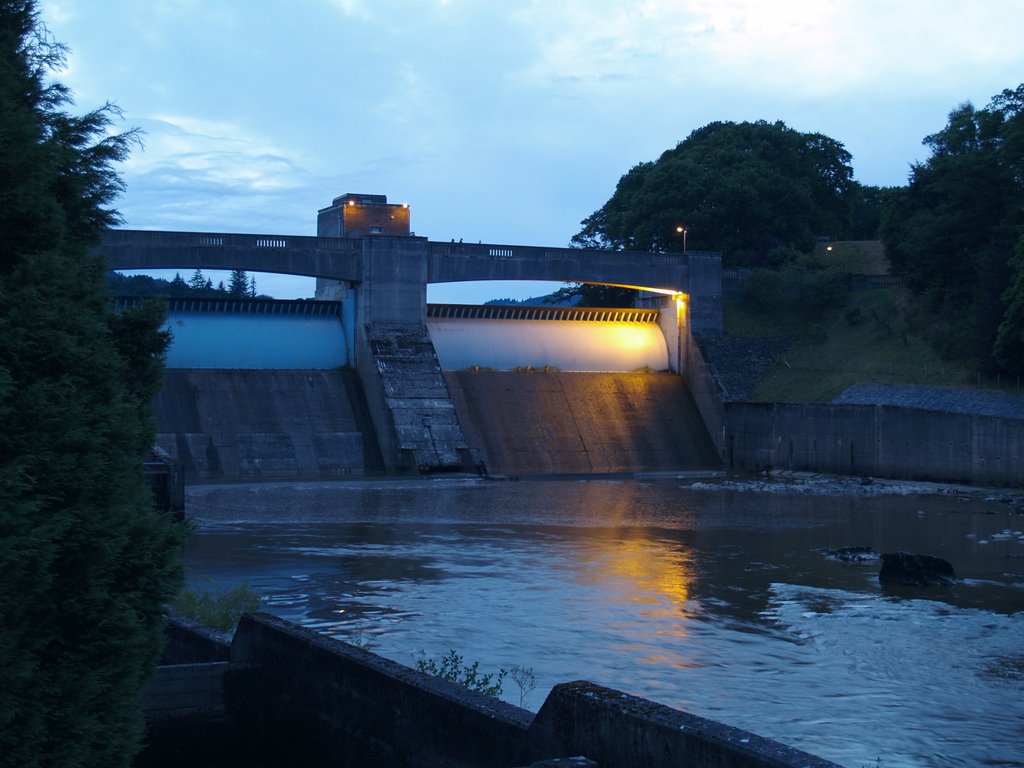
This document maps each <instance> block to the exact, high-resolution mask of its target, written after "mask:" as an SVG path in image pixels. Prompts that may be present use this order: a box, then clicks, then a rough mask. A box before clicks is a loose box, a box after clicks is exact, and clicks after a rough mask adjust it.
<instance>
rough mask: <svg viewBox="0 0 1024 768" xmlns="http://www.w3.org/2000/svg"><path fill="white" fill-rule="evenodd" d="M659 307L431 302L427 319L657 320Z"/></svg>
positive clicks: (642, 321)
mask: <svg viewBox="0 0 1024 768" xmlns="http://www.w3.org/2000/svg"><path fill="white" fill-rule="evenodd" d="M658 317H659V311H658V310H656V309H601V308H597V307H538V306H525V305H516V306H507V305H498V304H484V305H475V304H428V305H427V319H428V320H442V319H459V320H575V321H583V322H592V323H593V322H602V323H656V322H658Z"/></svg>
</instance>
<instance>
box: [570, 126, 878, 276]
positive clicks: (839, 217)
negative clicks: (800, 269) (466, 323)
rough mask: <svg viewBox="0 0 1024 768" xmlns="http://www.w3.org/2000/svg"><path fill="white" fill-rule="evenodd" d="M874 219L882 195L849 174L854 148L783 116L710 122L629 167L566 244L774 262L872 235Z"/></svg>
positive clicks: (753, 264) (749, 262) (734, 261)
mask: <svg viewBox="0 0 1024 768" xmlns="http://www.w3.org/2000/svg"><path fill="white" fill-rule="evenodd" d="M880 215H881V191H880V190H877V189H872V188H865V187H862V186H861V185H859V184H857V182H855V181H854V180H853V170H852V168H851V167H850V154H849V153H848V152H847V151H846V150H845V149H844V148H843V145H842V144H840V143H839V142H837V141H835V140H834V139H830V138H829V137H827V136H823V135H822V134H817V133H800V132H798V131H795V130H793V129H792V128H789V127H787V126H786V125H785V124H784V123H782V122H774V123H769V122H767V121H764V120H759V121H757V122H754V123H729V122H716V123H710V124H709V125H706V126H704V127H703V128H698V129H697V130H695V131H693V132H692V133H691V134H690V135H689V136H688V137H687V138H686V140H685V141H682V142H680V143H679V144H678V145H676V147H675V148H673V149H670V150H668V151H666V152H664V153H663V154H662V155H661V157H660V158H658V160H657V161H655V162H646V163H640V164H639V165H636V166H634V167H633V168H632V169H631V170H630V171H629V172H628V173H627V174H625V175H624V176H623V177H622V178H621V179H620V180H619V183H618V185H617V186H616V188H615V193H614V194H613V195H612V197H611V199H609V200H608V202H607V203H605V204H604V205H603V206H602V207H601V208H600V209H598V210H597V211H595V212H594V213H593V214H591V215H590V216H588V217H587V218H586V219H584V220H583V222H582V224H583V228H582V229H581V230H580V231H579V232H578V233H577V234H576V235H575V236H574V237H573V239H572V242H573V244H574V245H576V246H579V247H597V248H614V249H622V250H638V251H682V250H683V249H684V247H685V248H687V249H689V250H709V251H722V252H723V253H724V255H725V259H726V263H728V264H734V265H741V266H749V267H763V266H777V262H778V254H781V253H785V252H787V251H797V252H801V253H807V252H810V251H811V250H812V249H813V248H814V245H815V242H816V241H817V238H818V237H819V236H822V235H828V236H830V237H832V238H833V239H845V238H848V237H851V236H852V235H853V232H854V230H855V227H856V229H857V230H858V231H860V232H864V231H866V230H871V231H872V234H873V227H877V220H878V218H879V217H880ZM681 227H685V229H686V240H685V242H684V238H683V236H682V234H681V232H680V228H681Z"/></svg>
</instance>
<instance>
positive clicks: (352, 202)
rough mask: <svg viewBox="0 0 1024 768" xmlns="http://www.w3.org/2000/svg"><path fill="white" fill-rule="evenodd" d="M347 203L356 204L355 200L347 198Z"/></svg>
mask: <svg viewBox="0 0 1024 768" xmlns="http://www.w3.org/2000/svg"><path fill="white" fill-rule="evenodd" d="M348 204H349V205H355V204H356V201H355V200H349V201H348Z"/></svg>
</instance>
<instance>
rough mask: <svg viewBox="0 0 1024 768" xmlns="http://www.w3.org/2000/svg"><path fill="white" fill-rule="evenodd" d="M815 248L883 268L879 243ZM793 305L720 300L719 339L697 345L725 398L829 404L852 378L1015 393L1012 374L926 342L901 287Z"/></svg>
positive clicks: (845, 263) (834, 261) (924, 326)
mask: <svg viewBox="0 0 1024 768" xmlns="http://www.w3.org/2000/svg"><path fill="white" fill-rule="evenodd" d="M829 246H831V250H828V248H829ZM816 255H817V256H818V257H820V259H821V261H822V263H824V264H826V265H827V266H834V267H839V268H841V269H842V270H843V271H845V272H848V273H849V274H873V275H880V274H886V273H887V264H886V262H885V258H884V253H883V251H882V247H881V244H880V243H875V242H855V243H831V244H819V246H818V250H817V253H816ZM793 304H794V302H790V303H789V305H788V306H787V304H786V303H785V302H780V303H779V305H778V306H776V307H774V308H773V310H772V311H764V310H760V311H759V310H755V309H754V308H752V307H751V306H749V305H748V304H747V303H745V302H744V301H742V300H737V301H730V302H726V304H725V307H724V321H725V334H724V336H723V338H722V339H719V340H715V339H705V340H702V349H704V352H705V356H706V357H707V358H708V361H709V362H710V363H711V364H712V365H714V366H715V367H716V369H717V370H718V371H719V375H720V377H721V380H722V382H723V384H724V385H725V387H726V390H727V392H728V396H729V397H730V398H731V399H736V400H753V401H758V402H829V401H831V400H833V399H835V398H836V397H838V396H839V395H840V394H841V393H842V392H843V391H844V390H846V389H847V388H848V387H851V386H853V385H855V384H883V385H893V384H910V385H928V386H945V387H973V388H991V389H1001V390H1004V391H1008V392H1010V393H1019V392H1020V391H1021V390H1020V388H1021V382H1019V381H1016V380H1013V381H1007V380H1006V379H1005V378H1001V379H989V378H987V377H985V376H983V375H981V374H979V373H978V372H977V371H975V370H974V369H973V368H972V367H971V366H970V365H968V364H965V363H964V362H963V361H955V360H944V359H942V358H941V357H940V356H939V355H938V354H937V353H936V352H935V351H934V349H933V348H932V345H931V344H930V343H929V342H928V340H927V333H928V332H929V330H930V329H931V328H932V327H933V324H932V323H930V322H929V319H928V318H926V317H923V316H921V315H920V313H919V312H918V311H917V310H916V308H915V307H914V306H913V302H912V300H911V297H910V295H909V293H908V292H907V290H906V289H905V288H904V287H903V286H901V285H890V286H885V287H879V288H874V289H870V290H859V291H849V292H846V293H845V294H843V296H842V297H841V298H840V299H839V300H838V301H837V302H836V304H835V305H834V306H831V307H829V308H828V309H826V310H825V311H824V312H823V313H822V314H821V315H820V316H818V317H815V318H808V317H806V316H803V315H801V312H800V307H798V306H793Z"/></svg>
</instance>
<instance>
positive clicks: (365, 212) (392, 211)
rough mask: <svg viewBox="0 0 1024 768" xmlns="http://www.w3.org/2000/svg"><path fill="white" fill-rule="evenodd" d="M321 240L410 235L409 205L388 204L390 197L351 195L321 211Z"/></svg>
mask: <svg viewBox="0 0 1024 768" xmlns="http://www.w3.org/2000/svg"><path fill="white" fill-rule="evenodd" d="M316 234H317V237H369V236H372V235H384V236H386V237H408V236H409V204H408V203H403V204H401V205H396V204H394V203H388V198H387V195H360V194H355V193H352V192H349V193H348V194H345V195H342V196H341V197H336V198H334V200H333V201H332V202H331V205H330V206H329V207H327V208H323V209H321V210H320V211H318V212H317V216H316Z"/></svg>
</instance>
